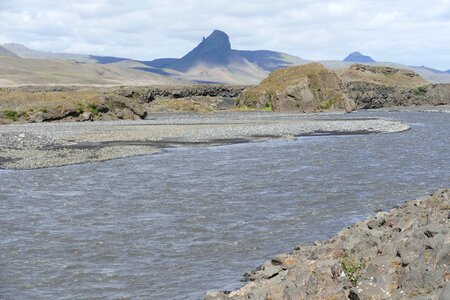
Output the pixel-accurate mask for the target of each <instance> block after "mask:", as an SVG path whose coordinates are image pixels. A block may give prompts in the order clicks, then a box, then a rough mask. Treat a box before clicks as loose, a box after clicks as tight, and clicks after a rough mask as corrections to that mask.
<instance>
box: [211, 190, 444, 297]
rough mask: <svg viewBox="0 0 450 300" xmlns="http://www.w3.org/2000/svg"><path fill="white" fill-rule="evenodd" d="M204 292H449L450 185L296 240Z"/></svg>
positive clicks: (384, 294)
mask: <svg viewBox="0 0 450 300" xmlns="http://www.w3.org/2000/svg"><path fill="white" fill-rule="evenodd" d="M244 276H245V278H246V279H247V280H248V281H250V282H249V283H247V284H246V285H245V286H244V287H243V288H241V289H239V290H237V291H233V292H230V291H228V292H210V293H208V294H207V295H206V297H205V299H207V300H213V299H222V300H224V299H251V300H256V299H261V300H262V299H352V300H357V299H360V300H362V299H436V300H438V299H439V300H440V299H449V296H450V294H449V292H448V291H449V290H450V189H447V190H440V191H438V192H436V193H435V194H433V195H431V196H428V197H423V198H419V199H417V200H415V201H411V202H408V203H406V204H404V205H403V206H401V207H398V208H394V209H392V210H391V211H389V212H380V213H377V214H376V216H374V217H370V218H369V219H367V220H366V221H363V222H360V223H357V224H355V225H353V226H351V227H349V228H348V229H345V230H343V231H341V232H340V233H338V234H337V235H336V236H335V237H333V238H331V239H330V240H328V241H324V242H315V243H314V245H312V246H298V247H297V248H295V249H294V251H292V252H291V253H289V254H282V255H278V256H276V257H274V258H273V259H272V260H271V261H268V262H266V263H264V264H262V265H261V266H260V267H258V268H257V269H256V270H255V271H252V272H248V273H246V274H245V275H244Z"/></svg>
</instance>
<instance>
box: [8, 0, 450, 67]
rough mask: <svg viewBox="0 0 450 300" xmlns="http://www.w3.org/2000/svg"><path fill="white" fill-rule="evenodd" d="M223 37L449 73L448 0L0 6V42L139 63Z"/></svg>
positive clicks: (50, 0)
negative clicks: (356, 54)
mask: <svg viewBox="0 0 450 300" xmlns="http://www.w3.org/2000/svg"><path fill="white" fill-rule="evenodd" d="M214 29H221V30H224V31H225V32H227V33H228V34H229V35H230V37H231V42H232V45H233V47H234V48H237V49H270V50H276V51H283V52H287V53H291V54H294V55H298V56H300V57H304V58H309V59H342V58H343V57H344V56H346V55H347V54H348V53H349V52H351V51H355V50H358V51H361V52H364V53H366V54H368V55H371V56H373V57H374V58H375V59H378V60H384V61H395V62H400V63H404V64H411V65H428V66H431V67H436V68H441V69H449V68H450V40H449V39H448V38H447V35H448V32H450V1H449V0H430V1H427V2H424V1H422V0H397V1H390V0H378V1H376V0H342V1H337V0H319V1H312V0H279V1H262V0H247V1H237V0H185V1H180V0H165V1H161V0H134V1H123V0H66V1H56V0H14V1H11V0H1V2H0V42H2V43H3V42H17V43H23V44H26V45H29V46H33V47H36V48H39V49H40V50H50V51H64V52H82V53H91V54H98V55H115V56H125V57H132V58H137V59H147V60H149V59H153V58H157V57H179V56H182V55H184V54H185V53H186V52H187V51H189V50H191V49H192V48H193V47H194V46H195V45H196V44H197V43H198V42H199V41H201V37H202V36H205V35H208V34H209V33H210V32H211V31H212V30H214Z"/></svg>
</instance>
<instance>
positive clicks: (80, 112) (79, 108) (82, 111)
mask: <svg viewBox="0 0 450 300" xmlns="http://www.w3.org/2000/svg"><path fill="white" fill-rule="evenodd" d="M75 110H76V111H77V113H78V114H80V115H81V114H82V113H84V106H83V104H81V103H79V104H78V105H77V108H76V109H75Z"/></svg>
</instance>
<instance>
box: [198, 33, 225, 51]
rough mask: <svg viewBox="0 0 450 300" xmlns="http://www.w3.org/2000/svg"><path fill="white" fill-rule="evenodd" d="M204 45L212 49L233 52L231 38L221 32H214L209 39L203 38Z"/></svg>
mask: <svg viewBox="0 0 450 300" xmlns="http://www.w3.org/2000/svg"><path fill="white" fill-rule="evenodd" d="M202 44H204V46H206V47H207V48H210V49H213V48H214V49H223V50H231V44H230V37H229V36H228V35H227V34H226V33H225V32H223V31H220V30H214V31H213V33H211V34H210V35H209V36H208V37H207V38H203V41H202Z"/></svg>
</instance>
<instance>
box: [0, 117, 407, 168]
mask: <svg viewBox="0 0 450 300" xmlns="http://www.w3.org/2000/svg"><path fill="white" fill-rule="evenodd" d="M339 117H340V114H325V115H314V114H309V115H308V114H304V115H299V114H280V113H263V112H233V113H217V114H210V115H200V114H153V115H150V116H149V117H148V118H147V119H146V120H140V121H109V122H85V123H73V122H72V123H39V124H13V125H5V126H1V127H0V168H3V169H35V168H44V167H53V166H63V165H68V164H78V163H85V162H93V161H104V160H109V159H115V158H122V157H129V156H137V155H145V154H155V153H160V152H161V151H162V150H163V149H165V148H171V147H197V146H215V145H224V144H231V143H242V142H258V141H265V140H270V139H288V140H289V139H293V138H294V137H295V136H302V135H314V134H361V133H392V132H400V131H405V130H408V129H409V127H408V126H407V125H406V124H403V123H401V122H397V121H390V120H382V119H358V118H353V119H349V118H346V119H344V118H339Z"/></svg>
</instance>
